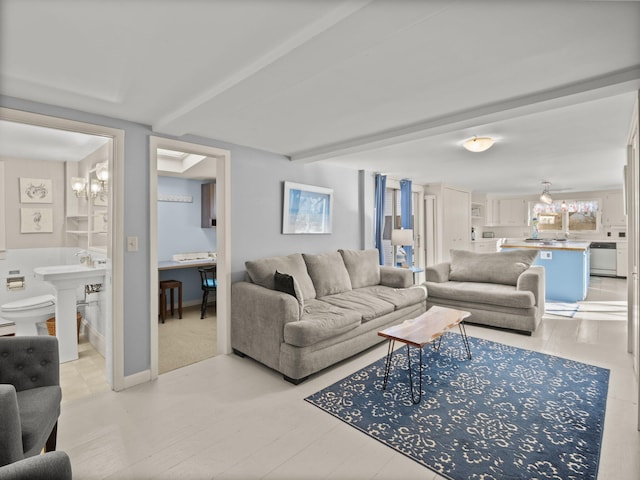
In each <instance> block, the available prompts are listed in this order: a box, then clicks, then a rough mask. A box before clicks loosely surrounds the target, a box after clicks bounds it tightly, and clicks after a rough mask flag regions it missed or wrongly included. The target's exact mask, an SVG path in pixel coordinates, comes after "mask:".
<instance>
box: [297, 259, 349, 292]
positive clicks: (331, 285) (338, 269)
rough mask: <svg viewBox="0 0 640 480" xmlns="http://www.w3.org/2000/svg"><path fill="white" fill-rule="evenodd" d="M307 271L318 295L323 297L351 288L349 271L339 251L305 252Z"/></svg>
mask: <svg viewBox="0 0 640 480" xmlns="http://www.w3.org/2000/svg"><path fill="white" fill-rule="evenodd" d="M302 256H303V257H304V262H305V263H306V264H307V271H308V272H309V276H310V277H311V280H312V281H313V286H314V288H315V290H316V297H317V298H321V297H325V296H327V295H333V294H335V293H342V292H346V291H348V290H351V280H350V279H349V272H347V267H345V266H344V261H343V260H342V255H340V253H338V252H331V253H321V254H318V255H310V254H308V253H303V254H302Z"/></svg>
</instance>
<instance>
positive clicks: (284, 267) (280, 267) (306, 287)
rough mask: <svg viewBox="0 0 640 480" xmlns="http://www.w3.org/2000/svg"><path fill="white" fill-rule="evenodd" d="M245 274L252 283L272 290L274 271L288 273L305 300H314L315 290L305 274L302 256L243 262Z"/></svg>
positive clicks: (307, 274)
mask: <svg viewBox="0 0 640 480" xmlns="http://www.w3.org/2000/svg"><path fill="white" fill-rule="evenodd" d="M245 267H246V268H247V273H248V274H249V278H250V279H251V281H252V282H253V283H256V284H258V285H261V286H263V287H265V288H268V289H269V290H273V289H274V284H273V274H274V273H276V270H277V271H279V272H282V273H288V274H289V275H291V276H292V277H294V278H295V279H296V281H297V282H298V284H299V285H300V289H301V290H302V294H303V297H304V299H305V300H309V299H311V298H316V290H315V288H313V282H312V281H311V277H310V276H309V272H307V266H306V265H305V263H304V259H303V258H302V254H300V253H293V254H291V255H287V256H286V257H269V258H263V259H260V260H250V261H247V262H245Z"/></svg>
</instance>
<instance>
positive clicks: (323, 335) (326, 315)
mask: <svg viewBox="0 0 640 480" xmlns="http://www.w3.org/2000/svg"><path fill="white" fill-rule="evenodd" d="M361 320H362V315H361V314H360V313H359V312H357V311H354V310H345V309H342V308H338V307H335V306H333V305H330V304H329V303H326V302H321V301H319V300H309V301H308V302H306V304H305V307H304V314H303V316H302V318H300V320H299V321H297V322H288V323H287V324H285V326H284V341H285V342H286V343H288V344H290V345H294V346H296V347H307V346H309V345H314V344H316V343H318V342H320V341H321V340H325V339H327V338H331V337H335V336H336V335H341V334H343V333H345V332H348V331H349V330H352V329H354V328H356V327H357V326H358V325H360V323H361Z"/></svg>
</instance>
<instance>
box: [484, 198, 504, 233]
mask: <svg viewBox="0 0 640 480" xmlns="http://www.w3.org/2000/svg"><path fill="white" fill-rule="evenodd" d="M484 217H485V218H484V221H485V223H484V224H485V225H488V226H496V225H499V222H500V202H499V200H497V199H495V198H487V201H486V203H485V207H484Z"/></svg>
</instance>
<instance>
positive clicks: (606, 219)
mask: <svg viewBox="0 0 640 480" xmlns="http://www.w3.org/2000/svg"><path fill="white" fill-rule="evenodd" d="M602 223H603V224H605V225H626V224H627V216H626V215H625V214H624V198H623V197H622V192H620V193H607V194H606V195H605V196H604V197H603V198H602Z"/></svg>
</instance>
